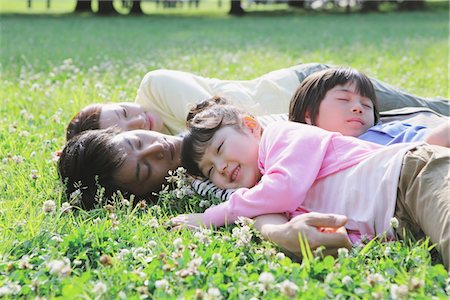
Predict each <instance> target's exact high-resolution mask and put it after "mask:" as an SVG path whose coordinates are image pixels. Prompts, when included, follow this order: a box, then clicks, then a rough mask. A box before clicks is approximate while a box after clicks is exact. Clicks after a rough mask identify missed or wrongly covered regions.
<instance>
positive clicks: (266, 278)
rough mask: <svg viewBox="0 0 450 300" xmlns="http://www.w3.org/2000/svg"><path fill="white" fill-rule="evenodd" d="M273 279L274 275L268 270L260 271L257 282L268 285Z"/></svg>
mask: <svg viewBox="0 0 450 300" xmlns="http://www.w3.org/2000/svg"><path fill="white" fill-rule="evenodd" d="M274 281H275V277H274V276H273V275H272V273H269V272H262V273H261V274H260V275H259V282H261V283H262V284H263V285H265V286H269V285H270V284H272V283H273V282H274Z"/></svg>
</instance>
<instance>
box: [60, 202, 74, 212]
mask: <svg viewBox="0 0 450 300" xmlns="http://www.w3.org/2000/svg"><path fill="white" fill-rule="evenodd" d="M71 211H72V206H71V205H70V204H69V202H63V203H62V204H61V212H63V213H69V212H71Z"/></svg>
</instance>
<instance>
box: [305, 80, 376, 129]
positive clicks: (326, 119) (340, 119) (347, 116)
mask: <svg viewBox="0 0 450 300" xmlns="http://www.w3.org/2000/svg"><path fill="white" fill-rule="evenodd" d="M305 119H306V122H307V123H308V124H312V122H311V118H310V117H309V116H307V117H306V118H305ZM374 122H375V120H374V112H373V103H372V101H371V100H370V99H369V98H366V97H363V96H361V95H360V94H359V93H356V91H355V85H354V84H352V83H348V84H345V85H338V86H335V87H334V88H332V89H331V90H329V91H328V92H327V93H326V95H325V98H324V99H323V100H322V102H321V103H320V106H319V113H318V114H317V117H316V124H315V125H316V126H318V127H320V128H323V129H326V130H328V131H335V132H340V133H342V134H343V135H347V136H354V137H358V136H360V135H361V134H363V133H364V132H366V131H367V130H368V129H369V128H370V127H372V126H373V125H374Z"/></svg>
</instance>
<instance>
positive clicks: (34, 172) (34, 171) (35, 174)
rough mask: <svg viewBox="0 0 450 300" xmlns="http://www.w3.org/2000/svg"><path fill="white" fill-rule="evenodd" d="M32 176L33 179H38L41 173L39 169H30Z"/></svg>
mask: <svg viewBox="0 0 450 300" xmlns="http://www.w3.org/2000/svg"><path fill="white" fill-rule="evenodd" d="M30 178H31V179H33V180H36V179H38V178H39V174H38V171H37V170H31V171H30Z"/></svg>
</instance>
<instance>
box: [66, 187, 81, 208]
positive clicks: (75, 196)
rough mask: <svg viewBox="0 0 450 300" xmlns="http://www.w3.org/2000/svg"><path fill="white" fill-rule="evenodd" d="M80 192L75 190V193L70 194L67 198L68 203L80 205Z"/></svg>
mask: <svg viewBox="0 0 450 300" xmlns="http://www.w3.org/2000/svg"><path fill="white" fill-rule="evenodd" d="M81 196H82V195H81V190H80V189H76V190H75V191H73V192H72V193H71V194H70V197H69V203H71V204H73V205H77V204H80V203H81Z"/></svg>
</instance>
